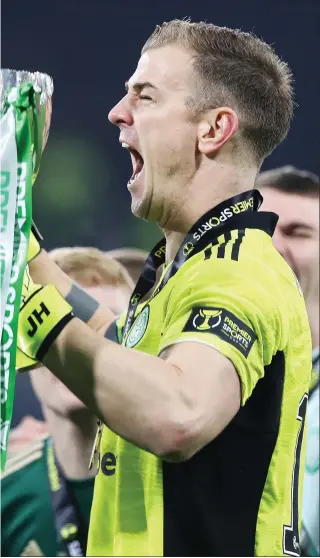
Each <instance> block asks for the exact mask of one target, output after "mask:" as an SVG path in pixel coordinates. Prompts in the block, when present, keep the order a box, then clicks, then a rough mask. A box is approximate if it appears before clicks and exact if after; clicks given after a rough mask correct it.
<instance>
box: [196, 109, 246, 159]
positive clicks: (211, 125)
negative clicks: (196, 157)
mask: <svg viewBox="0 0 320 558" xmlns="http://www.w3.org/2000/svg"><path fill="white" fill-rule="evenodd" d="M238 128H239V119H238V116H237V115H236V113H235V112H234V111H233V110H232V109H231V108H229V107H220V108H217V109H213V110H211V111H209V112H207V113H206V115H205V117H204V118H203V119H202V120H201V121H200V122H199V125H198V149H199V151H200V153H203V154H204V155H208V156H210V155H213V154H215V153H216V152H217V151H218V149H220V148H221V147H222V146H223V145H224V144H225V143H226V142H227V141H228V140H229V139H230V138H232V136H234V134H235V133H236V131H237V130H238Z"/></svg>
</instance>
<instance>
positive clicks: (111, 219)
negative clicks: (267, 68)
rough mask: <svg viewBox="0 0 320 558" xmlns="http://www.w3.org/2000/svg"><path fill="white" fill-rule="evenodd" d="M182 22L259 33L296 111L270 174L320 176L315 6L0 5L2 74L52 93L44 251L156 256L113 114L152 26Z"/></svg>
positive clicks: (42, 193) (40, 192)
mask: <svg viewBox="0 0 320 558" xmlns="http://www.w3.org/2000/svg"><path fill="white" fill-rule="evenodd" d="M186 16H190V17H191V18H192V19H194V20H207V21H210V22H213V23H215V24H217V25H225V26H228V27H238V28H241V29H242V30H244V31H254V32H255V33H256V34H257V35H258V36H259V37H261V38H263V39H264V40H265V41H267V42H269V43H272V44H273V45H274V47H275V49H276V51H277V53H278V54H279V55H280V56H281V57H282V58H284V60H286V61H287V62H288V63H289V65H290V67H291V69H292V71H293V74H294V77H295V89H296V102H297V103H298V107H297V108H296V111H295V118H294V121H293V124H292V127H291V131H290V133H289V136H288V138H287V139H286V141H285V142H284V143H283V144H282V145H281V146H280V147H279V148H278V149H277V150H276V151H275V152H274V153H273V154H272V155H271V156H270V157H269V158H268V160H267V161H266V163H265V165H264V168H265V169H267V168H271V167H274V166H280V165H283V164H294V165H296V166H298V167H300V168H306V169H309V170H312V171H314V172H317V173H319V169H320V163H319V158H320V157H319V114H318V110H319V109H318V105H319V91H320V77H319V49H318V44H319V24H320V2H319V1H318V0H304V1H303V2H300V1H298V0H293V1H290V2H289V1H288V2H287V1H282V0H278V1H276V0H269V1H265V2H262V1H261V0H255V1H254V0H242V1H240V0H220V1H216V2H214V1H212V0H210V1H208V0H193V1H191V0H189V1H188V0H163V1H162V2H161V1H158V2H154V1H152V0H151V1H150V2H146V1H144V0H143V1H142V0H139V2H137V1H127V0H125V1H107V0H100V1H99V0H52V1H48V0H30V1H29V2H26V1H22V0H3V2H2V67H3V68H6V67H8V68H15V69H24V70H27V69H28V70H33V71H35V70H38V71H43V72H46V73H49V74H50V75H52V76H53V79H54V84H55V92H54V97H53V103H54V104H53V120H52V125H51V130H50V138H49V143H48V147H47V150H46V152H45V154H44V157H43V160H42V164H41V171H40V175H39V177H38V179H37V182H36V185H35V189H36V191H35V194H36V195H35V199H34V216H35V219H36V222H37V225H38V227H39V228H40V230H41V232H42V233H43V236H44V246H45V247H46V248H47V249H49V248H52V247H55V246H63V245H64V246H66V245H69V246H70V245H75V244H77V245H94V246H97V247H99V248H102V249H109V248H115V247H120V246H137V247H141V248H145V249H150V248H151V247H152V245H153V244H154V242H155V241H156V240H157V238H158V237H159V231H158V229H157V227H156V226H155V225H149V224H146V223H144V222H141V221H138V220H136V219H134V218H133V217H132V216H131V213H130V198H129V194H128V192H127V188H126V183H127V180H128V178H129V177H130V175H131V162H130V158H129V156H128V154H127V153H126V152H125V151H124V150H122V149H121V147H120V146H119V143H118V131H117V129H116V128H115V127H113V126H111V125H110V124H109V123H108V120H107V115H108V112H109V110H110V108H111V107H112V106H113V105H114V104H115V103H116V101H117V100H119V99H120V98H121V97H122V96H123V94H124V82H125V81H126V80H127V79H128V78H129V77H130V75H131V74H132V73H133V71H134V70H135V66H136V63H137V60H138V58H139V53H140V49H141V47H142V45H143V43H144V42H145V40H146V39H147V38H148V36H149V35H150V33H151V32H152V31H153V29H154V27H155V25H156V24H158V23H162V22H163V21H168V20H170V19H172V18H175V17H179V18H181V17H186ZM22 393H23V401H24V404H22V398H21V396H22ZM30 397H31V396H30V394H29V387H28V380H27V377H25V378H22V379H20V380H19V382H18V386H17V395H16V406H15V415H14V421H13V424H16V423H17V421H18V420H19V419H20V417H21V415H22V414H24V412H25V406H26V405H27V404H28V405H31V400H30ZM27 402H28V403H27Z"/></svg>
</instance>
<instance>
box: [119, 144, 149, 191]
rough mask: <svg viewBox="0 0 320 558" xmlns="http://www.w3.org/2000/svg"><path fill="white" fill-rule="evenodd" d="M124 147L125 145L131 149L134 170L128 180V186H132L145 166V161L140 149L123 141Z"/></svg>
mask: <svg viewBox="0 0 320 558" xmlns="http://www.w3.org/2000/svg"><path fill="white" fill-rule="evenodd" d="M122 147H124V148H125V149H127V150H128V151H129V153H130V157H131V162H132V169H133V172H132V175H131V177H130V179H129V180H128V186H130V185H131V184H133V182H134V181H135V180H136V179H137V178H138V177H139V176H140V174H141V173H142V170H143V167H144V161H143V157H142V156H141V154H140V153H139V151H137V150H136V149H133V147H131V146H130V145H128V144H126V143H123V144H122Z"/></svg>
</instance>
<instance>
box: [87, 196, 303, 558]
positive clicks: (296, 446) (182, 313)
mask: <svg viewBox="0 0 320 558" xmlns="http://www.w3.org/2000/svg"><path fill="white" fill-rule="evenodd" d="M232 201H233V200H232V199H231V200H230V204H231V205H232ZM215 223H218V222H217V221H213V220H212V221H211V225H212V227H213V226H214V225H215ZM274 227H275V219H274V214H267V213H262V212H256V211H251V212H249V211H246V210H243V211H241V212H240V213H239V212H237V215H235V212H233V214H232V216H230V217H229V218H227V219H226V220H225V222H224V223H223V227H222V229H221V227H220V229H219V227H217V234H218V236H217V237H214V236H212V235H211V237H210V242H209V243H208V244H207V245H206V246H204V247H203V249H202V250H200V251H198V252H197V253H195V254H194V255H192V256H191V257H189V259H187V260H186V261H185V262H184V263H183V265H181V266H180V268H179V269H178V270H177V272H176V273H175V274H174V275H173V276H172V277H171V278H170V279H169V280H168V281H167V282H166V283H165V284H164V286H163V287H162V288H161V289H160V290H159V289H156V290H155V293H154V294H153V296H151V298H150V299H149V300H148V301H147V302H144V303H143V304H140V305H139V306H138V307H137V308H136V311H135V314H134V320H133V323H132V325H131V328H130V329H129V331H128V333H127V334H126V335H125V336H124V338H122V337H123V335H122V333H123V325H124V323H125V316H123V317H121V318H120V319H119V320H118V322H117V323H116V324H114V325H113V326H112V328H111V329H110V332H109V336H110V338H112V337H113V336H114V338H116V337H117V339H118V342H123V343H124V344H125V345H126V346H127V347H131V348H132V349H133V350H138V351H144V352H146V353H150V354H152V355H160V354H161V352H162V351H163V350H164V349H165V348H166V347H168V346H169V345H172V344H174V343H183V342H184V341H196V342H199V343H205V344H206V345H210V346H212V347H214V348H215V349H217V350H218V351H220V352H221V353H222V354H223V355H225V356H226V357H227V358H228V359H230V360H231V361H232V363H233V364H234V367H235V369H236V371H237V373H238V375H239V379H240V382H241V408H240V410H239V412H238V413H237V415H236V416H235V417H234V419H233V420H232V421H231V423H230V424H229V425H228V426H227V427H226V428H225V430H224V431H223V432H222V433H221V434H220V435H219V436H218V437H217V438H216V439H214V440H213V441H212V442H210V443H209V444H208V445H207V446H205V447H204V448H203V449H202V450H201V451H199V452H198V453H197V454H196V455H195V456H193V457H192V458H191V459H190V460H188V461H186V462H183V463H168V462H165V461H162V460H161V459H159V458H158V457H156V456H154V455H152V454H151V453H148V452H146V451H143V450H141V449H139V448H138V447H136V446H134V445H132V444H131V443H129V442H128V441H126V440H124V439H122V438H121V437H119V436H117V435H116V434H115V433H113V432H111V431H110V430H109V429H108V428H107V427H104V430H103V434H102V440H101V445H100V467H99V472H98V475H97V477H96V481H95V489H94V499H93V506H92V512H91V520H90V528H89V542H88V549H87V553H88V555H89V556H287V555H288V556H299V555H300V547H299V528H300V504H301V496H302V494H301V492H302V478H303V466H304V460H305V443H304V435H303V434H304V419H305V413H306V406H307V399H308V390H309V384H310V378H311V368H312V365H311V353H312V347H311V336H310V329H309V325H308V318H307V314H306V309H305V304H304V299H303V296H302V294H301V290H300V287H299V284H298V282H297V280H296V278H295V276H294V274H293V272H292V270H291V269H290V268H289V266H288V265H287V264H286V262H285V261H284V260H283V258H282V257H281V256H280V254H279V253H278V252H277V251H276V250H275V248H274V247H273V244H272V234H273V231H274ZM208 230H209V229H208ZM221 231H222V232H221ZM211 232H212V231H211ZM197 234H198V236H201V231H200V232H199V233H197ZM185 246H186V245H185ZM189 248H190V246H189ZM191 249H192V247H191ZM185 252H186V253H187V252H188V246H187V247H186V250H185ZM170 265H171V264H169V266H167V267H166V268H165V269H164V272H163V275H165V274H166V273H167V272H168V269H169V268H170ZM160 284H161V280H160ZM194 373H195V374H196V373H197V371H196V370H195V371H194ZM150 374H152V370H150ZM123 412H124V413H125V409H123Z"/></svg>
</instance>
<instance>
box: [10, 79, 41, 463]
mask: <svg viewBox="0 0 320 558" xmlns="http://www.w3.org/2000/svg"><path fill="white" fill-rule="evenodd" d="M38 95H39V92H36V91H35V90H34V87H33V85H32V84H31V83H30V84H29V83H27V84H24V85H22V86H20V87H18V88H16V87H14V88H12V89H11V91H10V92H9V94H8V96H7V103H6V105H5V109H4V111H3V113H2V114H1V198H0V199H1V220H0V285H1V314H0V318H1V322H0V324H1V347H0V359H1V386H0V402H1V469H2V470H3V469H4V467H5V462H6V454H7V445H8V435H9V430H10V423H11V417H12V409H13V400H14V388H15V364H16V350H17V331H18V319H19V308H20V299H21V291H22V283H23V276H24V272H25V269H26V265H27V250H28V242H29V236H30V229H31V223H32V172H33V158H34V154H35V149H36V148H37V146H35V145H33V144H32V138H33V137H34V133H33V131H34V127H36V124H37V122H36V119H37V112H36V101H37V99H38V97H37V96H38Z"/></svg>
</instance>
